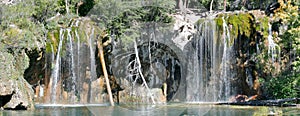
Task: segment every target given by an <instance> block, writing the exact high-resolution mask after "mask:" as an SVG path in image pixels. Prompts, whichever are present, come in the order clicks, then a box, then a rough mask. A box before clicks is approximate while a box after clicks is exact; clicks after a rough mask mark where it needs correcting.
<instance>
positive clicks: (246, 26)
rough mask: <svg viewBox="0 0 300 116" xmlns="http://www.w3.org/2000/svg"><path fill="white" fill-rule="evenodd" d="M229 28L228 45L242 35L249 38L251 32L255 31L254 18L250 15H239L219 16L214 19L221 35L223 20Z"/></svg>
mask: <svg viewBox="0 0 300 116" xmlns="http://www.w3.org/2000/svg"><path fill="white" fill-rule="evenodd" d="M223 17H224V20H225V22H226V24H227V25H228V27H229V32H230V41H229V43H230V44H233V42H234V40H235V39H236V38H238V35H244V36H246V37H247V38H250V36H251V34H252V32H253V30H254V29H255V27H256V26H255V24H254V22H255V18H254V16H253V15H252V14H250V13H239V14H236V13H234V14H220V15H218V16H217V17H216V18H215V21H216V24H217V28H218V29H219V30H220V33H223V31H224V30H223V23H224V22H223V19H222V18H223Z"/></svg>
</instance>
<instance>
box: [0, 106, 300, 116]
mask: <svg viewBox="0 0 300 116" xmlns="http://www.w3.org/2000/svg"><path fill="white" fill-rule="evenodd" d="M19 115H24V116H27V115H33V116H136V115H137V116H211V115H212V116H249V115H300V108H299V107H288V108H280V107H252V106H220V105H212V104H166V105H131V106H129V105H118V106H115V107H111V106H101V105H99V106H95V105H94V106H91V105H86V106H79V105H78V107H66V106H55V107H50V106H47V107H46V106H45V107H37V108H36V110H32V111H0V116H19Z"/></svg>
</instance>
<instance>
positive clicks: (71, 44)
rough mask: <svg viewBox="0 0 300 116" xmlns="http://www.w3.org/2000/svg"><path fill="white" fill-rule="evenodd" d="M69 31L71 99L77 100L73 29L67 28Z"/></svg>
mask: <svg viewBox="0 0 300 116" xmlns="http://www.w3.org/2000/svg"><path fill="white" fill-rule="evenodd" d="M67 33H68V36H67V37H68V38H67V39H68V40H69V47H70V58H71V62H70V65H71V66H70V72H71V80H72V81H71V95H72V96H71V101H75V99H76V98H75V93H76V74H75V61H74V53H73V52H74V50H73V39H72V36H71V29H67Z"/></svg>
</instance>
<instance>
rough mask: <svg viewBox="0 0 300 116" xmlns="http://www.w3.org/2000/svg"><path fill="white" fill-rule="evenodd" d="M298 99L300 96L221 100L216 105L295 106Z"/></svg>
mask: <svg viewBox="0 0 300 116" xmlns="http://www.w3.org/2000/svg"><path fill="white" fill-rule="evenodd" d="M299 101H300V98H286V99H277V100H251V101H243V102H222V103H218V104H217V105H241V106H279V107H288V106H297V104H296V103H298V102H299Z"/></svg>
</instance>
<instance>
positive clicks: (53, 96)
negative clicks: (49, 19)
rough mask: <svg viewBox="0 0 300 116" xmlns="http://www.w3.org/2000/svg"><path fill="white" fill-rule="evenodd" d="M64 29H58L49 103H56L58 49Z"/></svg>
mask: <svg viewBox="0 0 300 116" xmlns="http://www.w3.org/2000/svg"><path fill="white" fill-rule="evenodd" d="M63 36H64V30H63V29H60V30H59V44H58V49H57V52H56V53H57V54H56V59H55V64H54V69H53V72H52V83H51V82H50V83H51V84H52V87H51V103H56V89H57V83H58V79H59V76H60V75H59V74H60V73H59V70H60V60H61V59H60V51H61V47H62V42H63V39H64V37H63Z"/></svg>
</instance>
